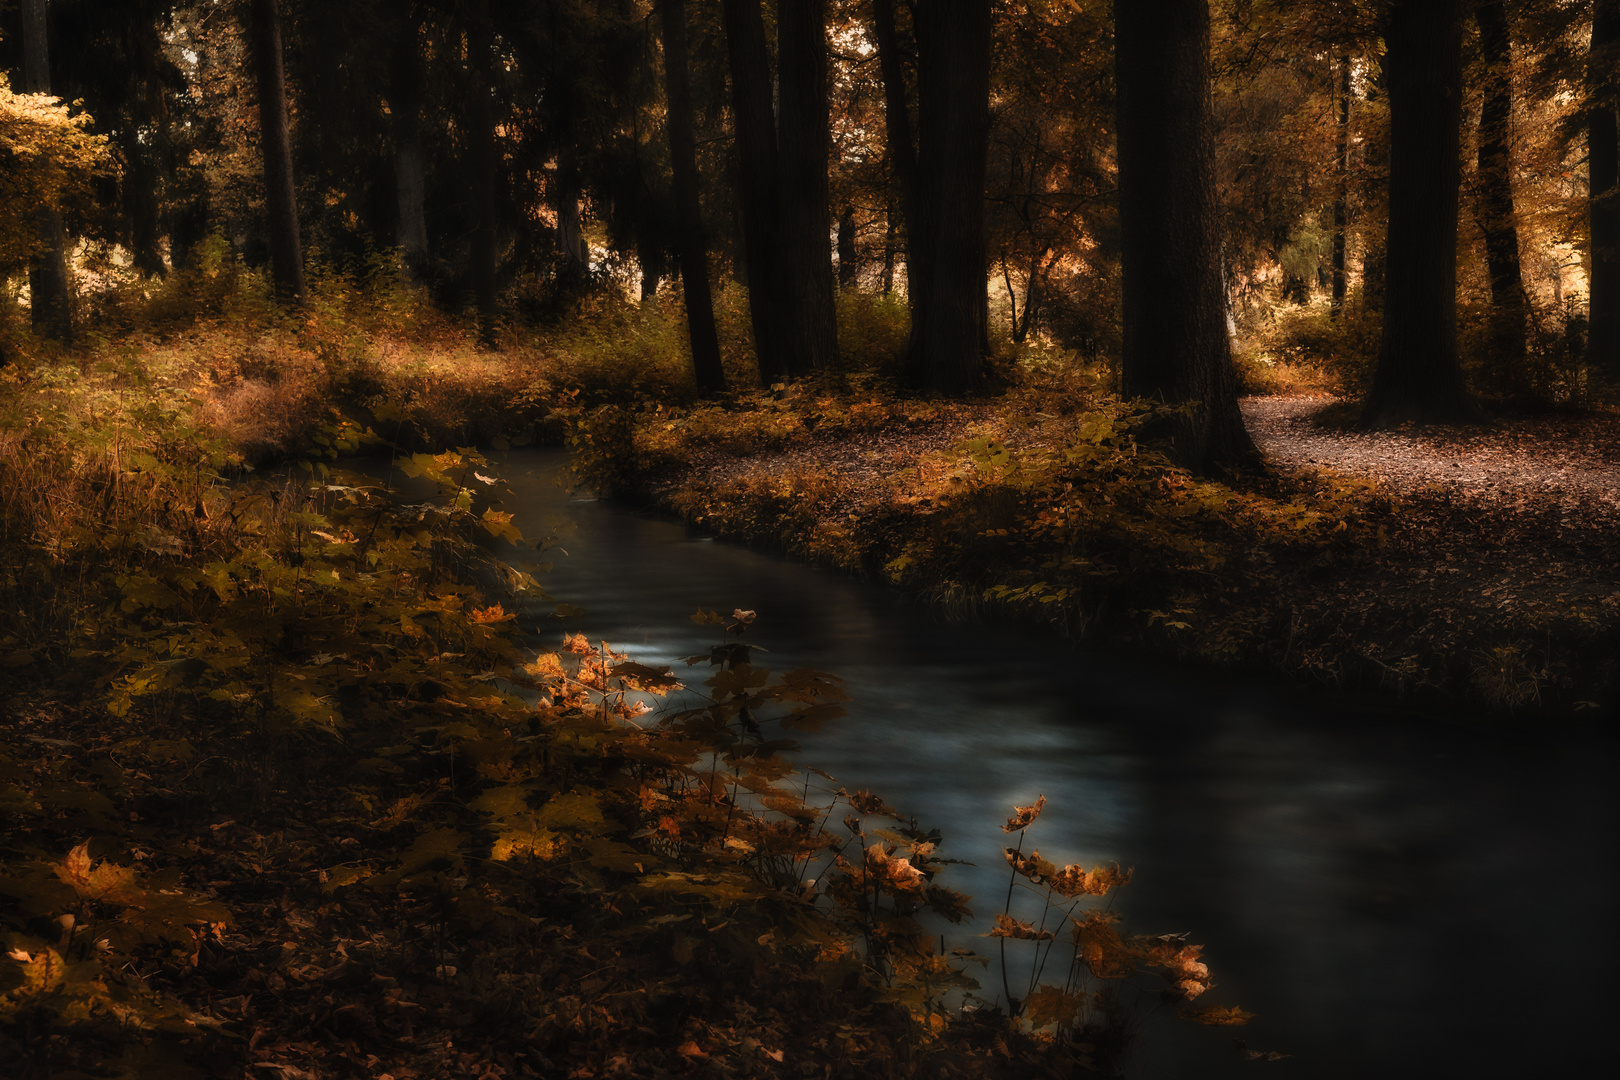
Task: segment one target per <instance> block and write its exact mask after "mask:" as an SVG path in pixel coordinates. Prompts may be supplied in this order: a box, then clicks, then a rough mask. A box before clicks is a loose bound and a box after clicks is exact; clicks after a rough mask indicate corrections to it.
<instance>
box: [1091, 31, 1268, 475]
mask: <svg viewBox="0 0 1620 1080" xmlns="http://www.w3.org/2000/svg"><path fill="white" fill-rule="evenodd" d="M1114 28H1115V29H1114V35H1115V36H1114V42H1115V44H1114V48H1115V58H1116V59H1115V64H1116V67H1115V81H1116V92H1117V93H1118V95H1119V189H1120V195H1119V202H1120V228H1121V232H1122V243H1123V249H1122V250H1123V266H1122V270H1123V293H1124V300H1123V304H1124V335H1125V338H1124V352H1123V355H1122V357H1121V364H1120V370H1121V384H1122V386H1123V388H1124V390H1125V392H1126V393H1127V394H1130V395H1131V396H1133V397H1144V398H1149V399H1153V400H1157V401H1162V402H1164V403H1166V404H1169V405H1175V406H1180V411H1179V412H1178V413H1176V414H1174V415H1173V416H1172V417H1171V418H1170V419H1168V420H1167V421H1166V429H1167V430H1168V433H1169V434H1170V436H1171V438H1172V440H1173V453H1174V456H1175V457H1176V458H1177V459H1178V460H1179V461H1180V462H1181V463H1182V464H1184V465H1186V466H1187V467H1188V468H1191V469H1194V470H1197V471H1201V472H1208V471H1210V470H1212V469H1214V468H1217V467H1219V466H1223V465H1234V464H1238V463H1241V462H1244V461H1247V460H1249V459H1252V458H1253V457H1254V456H1255V451H1254V444H1253V443H1252V442H1251V441H1250V439H1249V435H1248V432H1247V431H1246V430H1244V427H1243V417H1242V414H1241V413H1240V412H1239V411H1238V403H1237V380H1236V377H1235V375H1234V373H1233V370H1232V359H1231V351H1230V350H1231V346H1230V343H1229V341H1228V338H1227V329H1226V290H1225V288H1224V287H1223V285H1222V281H1221V225H1220V208H1219V205H1218V203H1217V199H1216V193H1215V169H1214V135H1215V133H1214V129H1213V124H1212V121H1211V114H1210V84H1209V44H1210V20H1209V7H1208V4H1207V3H1206V0H1166V2H1163V3H1157V4H1152V5H1148V4H1140V3H1135V2H1133V0H1116V3H1115V5H1114Z"/></svg>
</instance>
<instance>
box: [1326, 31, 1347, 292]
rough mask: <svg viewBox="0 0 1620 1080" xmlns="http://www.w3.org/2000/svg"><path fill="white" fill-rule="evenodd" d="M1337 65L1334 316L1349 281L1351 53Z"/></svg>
mask: <svg viewBox="0 0 1620 1080" xmlns="http://www.w3.org/2000/svg"><path fill="white" fill-rule="evenodd" d="M1338 66H1339V71H1338V80H1337V82H1338V86H1337V88H1336V93H1335V96H1336V98H1337V100H1336V101H1335V102H1334V111H1335V112H1336V113H1337V114H1338V115H1337V117H1336V120H1337V123H1336V125H1335V129H1336V131H1335V136H1334V143H1333V282H1332V284H1333V293H1332V300H1331V301H1330V307H1329V309H1328V310H1329V311H1330V312H1331V313H1332V316H1333V318H1335V319H1337V318H1338V317H1339V312H1341V311H1343V310H1344V295H1345V291H1346V289H1347V287H1348V282H1349V279H1348V275H1347V274H1346V273H1345V249H1346V246H1347V243H1346V242H1347V236H1346V233H1347V232H1348V230H1349V228H1350V57H1348V56H1341V57H1339V60H1338Z"/></svg>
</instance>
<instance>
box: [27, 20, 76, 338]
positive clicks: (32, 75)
mask: <svg viewBox="0 0 1620 1080" xmlns="http://www.w3.org/2000/svg"><path fill="white" fill-rule="evenodd" d="M22 38H23V63H22V90H23V93H25V94H48V93H50V92H51V60H50V35H49V31H48V30H47V27H46V0H23V3H22ZM34 221H35V228H36V230H37V231H38V233H39V250H38V251H37V252H36V253H35V255H34V257H33V258H32V259H31V260H30V262H29V267H28V296H29V301H28V304H29V313H30V319H31V321H32V323H33V326H34V329H35V330H36V331H38V332H39V333H42V334H46V335H48V336H50V337H54V338H56V339H58V340H60V341H64V342H65V341H71V340H73V291H72V290H73V286H72V281H71V279H70V277H69V275H68V259H67V234H66V232H65V231H64V230H63V228H62V214H61V211H59V210H57V209H55V208H54V207H47V206H42V207H40V208H38V209H37V210H35V212H34Z"/></svg>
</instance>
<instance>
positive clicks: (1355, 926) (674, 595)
mask: <svg viewBox="0 0 1620 1080" xmlns="http://www.w3.org/2000/svg"><path fill="white" fill-rule="evenodd" d="M496 458H497V460H496V464H497V466H498V467H499V468H500V470H501V475H502V476H503V477H504V478H505V479H506V480H507V481H508V483H509V484H510V486H511V488H512V491H513V493H514V495H515V496H516V498H514V499H511V500H508V501H507V503H506V509H509V510H513V511H516V513H517V518H516V524H517V525H518V526H519V527H520V528H521V529H522V530H523V532H524V535H525V536H528V537H531V538H533V537H536V536H542V535H545V534H546V533H547V532H548V531H549V532H553V533H555V534H556V535H557V536H559V537H560V540H561V549H562V550H553V551H552V552H550V553H549V554H548V555H547V556H546V558H548V559H549V560H550V561H551V562H552V563H553V566H552V569H551V570H550V571H549V572H548V573H544V574H541V575H539V576H540V580H541V582H542V584H543V585H544V587H545V589H546V590H547V592H548V593H549V595H550V597H551V599H552V600H553V601H557V602H566V603H571V604H575V605H578V606H580V607H582V608H584V609H585V614H584V615H583V616H579V617H574V618H568V619H565V620H561V621H555V620H554V621H553V622H552V624H551V625H552V626H553V627H555V633H556V637H557V638H558V639H560V635H561V632H562V630H563V629H565V628H566V629H567V630H569V631H583V632H584V633H585V634H586V635H587V636H588V637H589V638H590V639H592V640H598V639H606V640H608V641H609V642H611V643H612V644H613V646H614V647H615V648H616V649H621V650H627V651H629V652H630V654H631V657H632V659H635V660H638V661H641V662H643V663H649V664H667V663H675V664H676V670H677V673H678V674H681V673H685V677H686V678H687V680H688V681H690V682H692V683H694V684H696V683H700V682H701V680H702V679H703V678H705V677H706V670H707V669H687V668H685V667H683V666H681V665H680V664H679V663H678V658H679V657H682V656H686V655H689V654H693V653H697V652H701V651H706V649H707V647H708V646H709V645H710V644H712V643H714V642H715V641H717V640H719V636H720V635H719V628H716V627H704V626H697V625H695V624H694V623H692V622H691V621H690V619H689V616H690V615H691V614H692V613H693V612H694V611H696V610H698V609H699V608H709V609H716V610H719V611H721V612H722V613H729V612H730V611H731V610H732V609H733V608H745V609H753V610H755V611H757V612H758V613H759V618H758V621H757V622H756V623H755V624H754V627H753V628H752V629H751V630H750V631H749V635H748V639H747V640H749V641H750V642H751V643H753V644H755V645H760V646H764V647H765V648H766V649H768V650H769V652H768V653H765V654H761V655H758V656H756V661H757V662H759V663H761V664H763V665H764V666H767V667H770V668H771V669H772V670H774V671H778V672H784V671H787V670H789V669H791V668H797V667H812V668H817V669H820V670H824V671H829V672H832V673H834V674H836V675H839V676H841V677H842V678H843V679H844V680H845V683H846V688H847V689H848V691H849V693H850V695H851V697H852V699H853V701H852V703H851V708H850V715H849V716H848V717H847V718H846V719H843V720H840V721H837V722H835V723H832V724H829V725H827V727H826V728H825V729H824V730H823V732H822V733H821V734H819V735H814V736H804V737H802V738H801V740H800V741H801V743H802V749H801V750H800V752H799V753H798V754H797V755H796V759H797V761H798V762H800V763H801V764H805V765H811V766H814V767H816V768H819V769H822V770H825V771H826V772H828V773H830V774H832V775H833V776H834V777H836V778H837V779H838V781H839V782H840V783H841V784H843V785H845V786H847V787H849V788H850V790H855V789H857V788H869V789H871V790H873V791H875V792H877V793H879V794H881V795H882V796H883V798H884V799H885V800H886V801H888V802H889V803H890V804H891V805H893V806H895V807H898V808H900V809H902V810H904V811H905V812H907V813H910V814H914V815H915V816H916V818H917V819H918V821H919V823H921V824H922V825H923V827H924V828H932V827H938V828H939V829H941V830H942V831H943V833H944V843H943V844H942V845H941V854H942V855H945V856H948V857H954V858H958V859H967V860H971V861H972V862H974V863H976V864H977V865H976V866H955V867H951V868H950V870H949V872H948V873H947V874H946V875H945V878H944V883H945V884H948V885H952V886H953V887H955V888H957V889H959V890H961V891H963V892H967V893H969V894H971V895H973V896H974V897H975V900H974V902H973V904H972V906H973V908H974V910H975V915H976V919H975V925H972V926H967V925H964V926H961V927H949V928H947V939H948V941H947V943H948V945H950V946H951V947H956V946H966V947H969V948H973V949H975V950H976V951H979V952H981V953H984V954H986V955H993V953H994V948H993V945H994V943H993V942H992V941H991V940H990V939H986V938H981V937H978V936H976V935H978V934H981V933H983V931H984V930H985V929H986V928H987V925H988V923H989V921H990V919H991V918H992V917H993V916H994V914H995V913H996V912H999V911H1000V910H1001V909H1002V901H1003V899H1004V898H1005V895H1006V890H1007V869H1006V864H1005V863H1004V862H1003V860H1002V858H1001V856H1000V848H1001V846H1002V841H1003V839H1004V834H1003V833H1002V831H1001V823H1002V822H1003V821H1004V820H1005V819H1006V817H1007V816H1008V815H1009V814H1010V813H1011V809H1012V807H1013V805H1014V804H1020V805H1027V804H1029V803H1031V802H1033V801H1034V800H1035V798H1036V796H1038V795H1042V794H1044V795H1045V796H1046V797H1047V805H1046V810H1045V813H1044V814H1043V815H1042V817H1041V819H1040V820H1039V821H1037V822H1036V823H1035V825H1033V826H1032V827H1031V829H1030V834H1029V839H1028V841H1027V842H1026V850H1027V849H1028V847H1030V846H1034V847H1038V848H1039V849H1040V851H1041V854H1042V855H1043V856H1045V857H1046V858H1048V859H1051V860H1053V861H1054V862H1057V863H1059V864H1062V863H1065V862H1081V863H1085V864H1087V865H1090V864H1093V863H1112V862H1115V861H1117V862H1119V863H1121V864H1123V865H1126V866H1132V867H1134V868H1135V878H1134V880H1133V882H1132V883H1131V884H1130V885H1129V886H1128V887H1127V888H1125V889H1124V890H1123V891H1122V892H1121V893H1120V894H1119V896H1118V899H1117V901H1116V906H1117V909H1118V910H1119V911H1120V912H1121V913H1122V914H1123V916H1124V926H1125V928H1126V929H1127V930H1129V931H1132V932H1136V933H1152V934H1158V933H1179V932H1182V931H1187V932H1190V940H1192V941H1196V942H1200V943H1202V944H1203V945H1204V946H1205V952H1204V959H1205V960H1206V961H1207V962H1208V964H1209V965H1210V968H1211V969H1212V971H1213V972H1214V976H1215V982H1216V989H1214V990H1213V991H1211V993H1210V995H1209V998H1208V999H1206V1000H1212V1001H1213V1003H1215V1004H1218V1005H1231V1004H1237V1005H1241V1006H1242V1007H1243V1008H1244V1009H1247V1010H1249V1011H1251V1012H1253V1013H1255V1014H1256V1016H1255V1019H1254V1020H1252V1021H1251V1022H1250V1023H1249V1025H1248V1026H1246V1027H1219V1028H1213V1027H1198V1026H1195V1025H1191V1024H1186V1023H1181V1022H1176V1021H1173V1020H1172V1019H1171V1018H1169V1017H1168V1015H1167V1014H1168V1010H1158V1011H1154V1010H1153V1009H1152V1008H1151V1007H1150V1006H1151V1003H1149V1006H1144V1007H1143V1009H1142V1012H1143V1015H1144V1019H1143V1021H1142V1038H1141V1039H1140V1040H1139V1041H1138V1045H1137V1046H1136V1047H1135V1049H1133V1050H1132V1052H1131V1055H1130V1057H1129V1059H1128V1062H1127V1075H1128V1076H1130V1077H1132V1078H1141V1080H1149V1078H1152V1080H1159V1078H1171V1077H1199V1078H1211V1077H1228V1076H1231V1077H1238V1076H1243V1077H1250V1076H1257V1075H1264V1076H1269V1077H1275V1078H1279V1080H1280V1078H1284V1077H1287V1078H1296V1077H1297V1078H1310V1080H1328V1078H1338V1077H1347V1078H1348V1077H1357V1078H1360V1077H1373V1076H1396V1077H1399V1076H1414V1077H1416V1076H1426V1077H1451V1076H1456V1077H1464V1076H1467V1077H1476V1078H1477V1077H1498V1076H1501V1077H1508V1076H1520V1075H1525V1076H1529V1075H1565V1074H1566V1070H1567V1069H1569V1067H1570V1066H1575V1065H1579V1064H1583V1063H1586V1062H1590V1061H1600V1060H1602V1057H1603V1056H1606V1055H1607V1051H1608V1049H1609V1043H1610V1041H1611V1040H1610V1039H1609V1037H1608V1032H1609V1031H1610V1030H1611V1029H1612V1027H1613V1025H1614V1024H1615V1022H1616V1020H1615V1017H1616V1016H1617V1015H1620V1014H1617V1010H1616V1006H1617V1004H1620V1001H1617V993H1616V989H1615V988H1616V984H1617V982H1620V968H1617V966H1616V963H1615V961H1616V958H1617V957H1616V952H1617V950H1616V947H1615V939H1616V931H1615V929H1614V926H1613V924H1612V919H1613V917H1614V916H1615V915H1616V914H1617V913H1620V904H1617V903H1616V899H1617V895H1616V894H1617V891H1620V890H1617V884H1620V880H1617V879H1620V874H1617V867H1616V850H1617V849H1616V841H1617V839H1620V828H1617V826H1620V815H1617V813H1616V810H1617V801H1620V800H1617V797H1616V787H1615V784H1614V776H1615V766H1616V752H1615V745H1614V742H1613V740H1612V739H1611V738H1609V737H1606V736H1603V735H1600V734H1596V733H1590V732H1588V733H1578V732H1566V733H1562V734H1556V735H1547V734H1540V733H1537V732H1534V731H1532V732H1528V733H1524V734H1522V735H1520V736H1519V737H1516V738H1511V739H1509V738H1505V737H1502V736H1499V735H1485V734H1480V733H1476V732H1471V731H1467V730H1460V729H1455V728H1448V727H1445V726H1442V725H1440V724H1437V723H1432V722H1429V721H1426V720H1423V719H1421V718H1415V717H1413V716H1411V715H1401V714H1399V713H1395V712H1389V711H1385V712H1369V711H1365V710H1362V711H1357V710H1356V709H1355V708H1353V707H1351V706H1348V705H1343V706H1341V705H1337V704H1335V703H1334V702H1333V701H1332V700H1331V699H1330V698H1328V697H1327V696H1326V695H1321V694H1317V695H1314V696H1313V695H1307V694H1303V693H1299V692H1296V691H1293V690H1290V689H1288V688H1287V687H1284V686H1281V685H1278V684H1276V683H1272V682H1266V681H1262V680H1258V679H1240V678H1219V679H1217V678H1213V677H1210V676H1205V675H1195V674H1187V673H1183V672H1181V671H1178V670H1177V669H1176V668H1174V667H1172V666H1169V665H1157V666H1155V665H1150V664H1146V663H1140V662H1135V661H1128V660H1122V659H1121V658H1119V657H1116V656H1112V655H1108V654H1104V653H1097V652H1091V651H1087V650H1084V649H1081V648H1077V647H1076V646H1075V645H1073V644H1072V643H1068V642H1064V641H1061V640H1059V639H1057V638H1055V637H1053V636H1050V635H1045V634H1040V633H1036V632H1031V631H1025V630H1018V629H1007V628H996V627H986V626H982V625H962V624H956V625H952V624H947V623H942V622H941V621H939V620H938V619H937V618H936V617H935V616H934V615H933V614H932V613H931V612H929V611H928V610H926V609H923V608H921V607H919V606H917V605H914V604H910V603H908V602H907V601H905V599H904V598H903V597H901V596H900V595H899V594H897V593H896V592H894V591H893V590H890V589H887V588H884V587H880V586H876V585H873V584H870V583H866V582H861V581H857V580H854V579H851V578H848V577H845V576H843V575H841V574H838V573H836V572H832V571H826V570H821V569H817V568H814V567H809V566H805V565H802V564H796V563H792V562H788V561H786V560H784V559H782V558H779V557H776V556H773V555H769V554H763V553H760V552H755V551H750V550H748V549H745V548H742V547H738V546H735V545H731V544H727V543H721V542H716V541H714V540H712V539H711V538H708V537H706V536H704V535H703V534H701V533H700V532H698V531H696V530H693V529H690V528H688V527H686V526H684V525H681V524H679V523H676V522H672V521H670V520H667V519H663V518H659V517H656V516H653V515H650V514H647V513H643V512H639V511H637V510H635V509H633V508H629V507H625V506H622V505H618V504H615V503H613V502H607V501H597V500H594V499H590V498H584V497H580V496H578V495H572V496H571V495H569V494H568V493H566V492H565V491H564V490H563V488H562V487H561V486H560V485H559V482H558V481H559V477H561V476H562V475H564V473H565V458H564V457H563V454H562V453H561V452H560V451H514V452H512V453H509V454H504V455H497V456H496ZM565 552H566V553H565ZM508 556H509V557H512V558H513V559H514V561H517V562H519V563H520V564H521V562H522V559H521V558H520V557H516V556H512V554H511V553H510V552H509V553H508ZM530 556H531V559H532V557H533V555H532V553H530ZM548 610H549V606H548ZM544 632H545V633H546V634H548V635H550V634H551V633H552V631H551V630H549V629H548V630H545V631H544ZM700 672H704V674H700ZM1015 913H1022V914H1023V915H1024V917H1026V918H1027V917H1029V914H1030V911H1029V909H1028V908H1027V907H1026V908H1024V909H1022V910H1021V912H1015ZM1014 944H1015V945H1019V946H1020V947H1023V948H1027V946H1023V945H1021V943H1014ZM1011 951H1012V950H1011V949H1009V953H1011ZM1025 970H1026V971H1027V968H1026V969H1025ZM1051 974H1052V972H1050V971H1049V973H1048V979H1049V981H1061V975H1059V977H1058V978H1057V979H1051ZM1024 978H1027V975H1026V976H1024ZM979 979H980V982H981V984H982V989H981V991H980V992H981V994H982V995H983V996H985V997H986V998H995V997H997V996H999V995H1000V992H1001V979H1000V972H999V969H998V968H996V967H995V966H994V965H992V967H991V968H989V969H987V970H985V971H983V972H982V973H980V974H979ZM1014 981H1015V986H1014V990H1013V992H1014V994H1015V995H1016V994H1020V993H1021V992H1022V988H1021V985H1016V984H1018V983H1019V982H1020V979H1019V977H1018V976H1017V974H1016V972H1015V976H1014ZM1234 1039H1237V1040H1241V1041H1242V1042H1243V1043H1245V1044H1247V1046H1248V1047H1250V1048H1252V1049H1254V1050H1257V1051H1262V1052H1266V1051H1277V1052H1279V1053H1283V1054H1287V1055H1289V1056H1288V1057H1287V1058H1284V1059H1282V1060H1279V1061H1274V1062H1272V1061H1250V1060H1246V1059H1245V1056H1244V1053H1243V1050H1242V1048H1240V1047H1239V1046H1236V1045H1234Z"/></svg>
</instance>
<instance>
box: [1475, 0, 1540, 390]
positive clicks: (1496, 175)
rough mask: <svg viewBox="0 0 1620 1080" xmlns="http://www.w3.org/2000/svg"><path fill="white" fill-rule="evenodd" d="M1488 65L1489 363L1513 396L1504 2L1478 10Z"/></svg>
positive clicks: (1513, 252)
mask: <svg viewBox="0 0 1620 1080" xmlns="http://www.w3.org/2000/svg"><path fill="white" fill-rule="evenodd" d="M1474 20H1475V22H1476V23H1477V24H1478V26H1479V47H1480V53H1481V54H1482V56H1483V58H1484V61H1485V87H1484V90H1485V97H1484V101H1483V103H1482V104H1481V106H1480V114H1479V210H1480V224H1481V227H1482V228H1483V230H1484V232H1485V263H1486V266H1487V268H1488V270H1489V272H1490V275H1491V363H1492V365H1493V366H1494V367H1495V368H1496V372H1497V375H1498V377H1499V379H1500V380H1501V383H1502V385H1504V386H1506V387H1508V388H1509V389H1511V390H1512V392H1513V393H1514V394H1515V396H1520V395H1523V394H1525V393H1527V392H1528V391H1529V384H1528V382H1527V381H1526V379H1525V370H1524V350H1525V314H1526V312H1525V297H1524V281H1523V278H1522V276H1521V274H1520V271H1519V230H1518V226H1517V224H1516V223H1515V218H1514V212H1513V178H1512V168H1513V52H1512V45H1511V43H1510V40H1509V37H1508V22H1507V12H1506V10H1504V8H1503V6H1502V0H1488V2H1486V3H1482V4H1480V5H1479V7H1478V8H1476V9H1475V11H1474Z"/></svg>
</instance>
